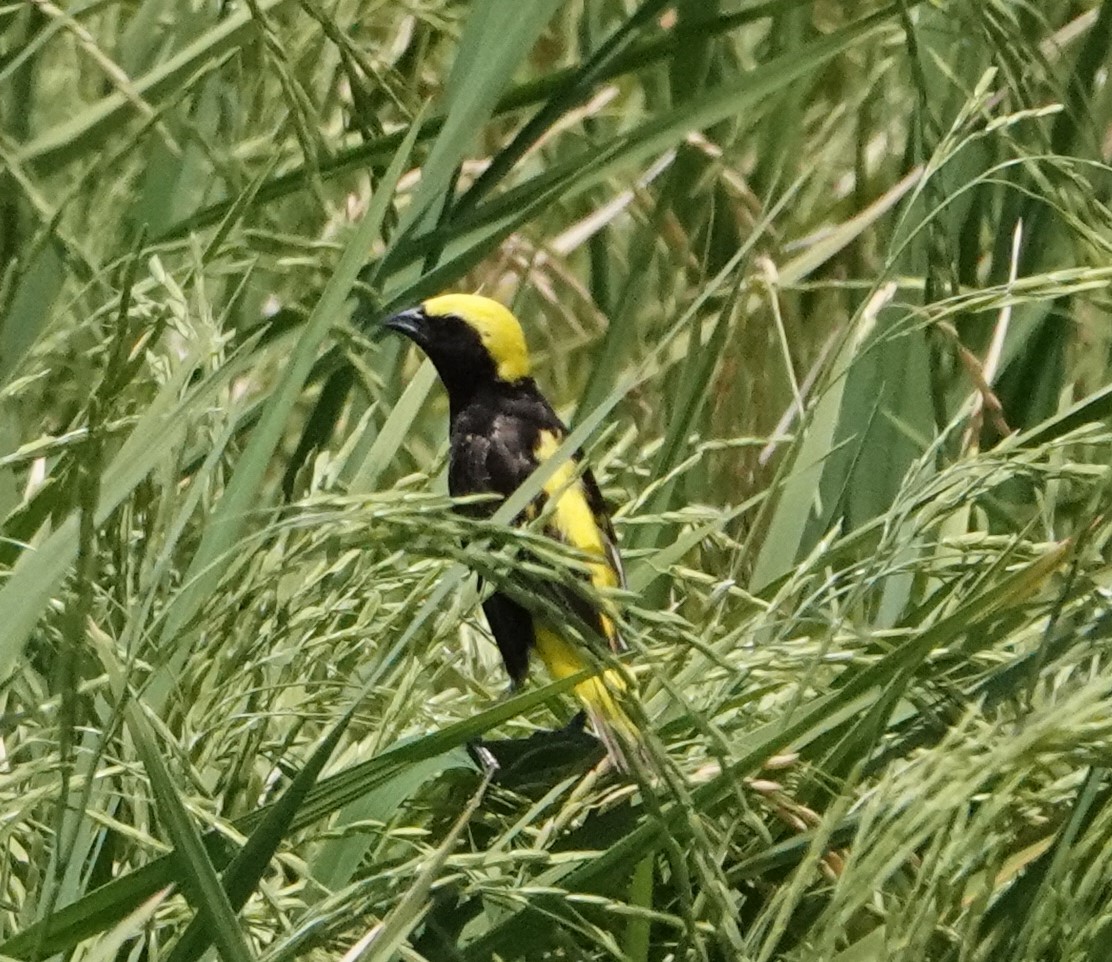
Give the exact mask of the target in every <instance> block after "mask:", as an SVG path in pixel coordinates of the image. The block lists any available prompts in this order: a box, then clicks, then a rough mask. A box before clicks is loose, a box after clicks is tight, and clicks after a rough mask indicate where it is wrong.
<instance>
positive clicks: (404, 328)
mask: <svg viewBox="0 0 1112 962" xmlns="http://www.w3.org/2000/svg"><path fill="white" fill-rule="evenodd" d="M426 320H428V318H426V317H425V312H424V310H422V309H421V308H420V307H411V308H410V309H409V310H407V311H401V312H400V313H398V314H395V315H394V316H393V317H389V318H387V319H386V320H385V321H383V327H388V328H390V329H391V330H392V331H397V332H398V333H399V334H404V335H405V336H406V337H408V338H411V339H412V340H414V341H417V342H418V343H420V342H421V340H422V336H423V335H424V333H425V321H426Z"/></svg>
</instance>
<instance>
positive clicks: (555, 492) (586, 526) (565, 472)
mask: <svg viewBox="0 0 1112 962" xmlns="http://www.w3.org/2000/svg"><path fill="white" fill-rule="evenodd" d="M559 447H560V439H559V438H558V437H557V436H556V435H555V434H553V432H551V431H541V433H540V436H539V437H538V439H537V444H536V447H535V448H534V449H533V454H534V455H535V456H536V458H537V462H538V463H543V462H544V461H547V460H548V459H549V458H550V457H552V455H553V454H555V453H556V450H557V448H559ZM544 493H545V494H546V495H548V498H549V501H550V502H551V503H552V504H553V511H552V525H553V527H554V528H555V529H556V532H557V534H558V535H559V536H560V538H561V540H563V541H564V542H565V543H566V544H569V545H571V546H572V547H573V548H578V549H579V550H580V551H582V552H584V553H585V554H588V555H593V556H595V557H598V558H599V559H600V560H599V561H598V562H592V563H590V564H589V565H588V569H589V571H590V578H591V584H593V585H594V586H595V587H596V588H616V587H617V586H618V573H617V572H616V571H615V570H614V568H613V567H612V566H611V565H610V562H609V561H608V560H607V557H606V542H605V541H604V538H605V535H604V534H603V531H602V528H600V527H599V523H598V519H597V518H596V517H595V515H594V512H593V511H592V510H591V506H590V505H589V504H588V503H587V492H586V491H585V490H584V489H583V481H582V480H581V479H580V478H578V477H576V473H575V462H574V461H572V460H571V459H570V458H569V459H568V460H567V461H565V462H564V463H563V464H562V465H560V467H559V468H557V469H556V472H555V473H554V474H553V475H552V477H551V478H549V479H548V481H546V482H545V485H544ZM599 621H601V622H602V630H603V632H604V633H605V634H606V637H607V640H609V641H610V642H611V643H613V641H614V638H615V634H616V629H615V627H614V621H613V619H612V618H610V617H608V616H607V615H605V614H603V613H601V612H600V613H599ZM581 667H582V666H581ZM576 670H577V671H578V670H579V669H576Z"/></svg>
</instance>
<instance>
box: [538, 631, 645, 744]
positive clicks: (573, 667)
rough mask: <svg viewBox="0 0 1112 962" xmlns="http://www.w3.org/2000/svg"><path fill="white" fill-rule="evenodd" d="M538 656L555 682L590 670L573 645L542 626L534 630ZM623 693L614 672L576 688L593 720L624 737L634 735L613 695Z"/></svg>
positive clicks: (620, 682)
mask: <svg viewBox="0 0 1112 962" xmlns="http://www.w3.org/2000/svg"><path fill="white" fill-rule="evenodd" d="M533 636H534V640H535V648H534V650H535V651H536V653H537V655H538V656H539V657H540V659H541V661H542V662H544V667H545V668H546V669H547V670H548V673H549V675H551V676H552V678H553V679H554V680H555V681H559V680H560V679H561V678H568V677H570V676H571V675H576V674H578V673H579V672H581V671H583V670H584V669H585V668H588V667H590V665H589V664H588V662H587V661H586V660H585V659H584V658H583V656H582V655H581V654H580V653H579V651H578V649H577V648H576V647H575V645H573V644H571V643H569V642H567V641H564V639H563V638H561V637H560V636H559V635H558V634H556V632H554V631H552V630H551V629H549V628H544V627H542V626H541V625H535V626H534V629H533ZM622 691H625V682H624V681H623V680H622V676H621V675H620V674H618V672H616V671H613V670H611V671H604V672H603V673H602V674H601V675H596V676H595V677H594V678H588V679H587V680H586V681H581V682H580V683H579V684H578V685H576V686H575V697H576V698H578V699H579V700H580V701H581V702H582V703H583V706H584V707H585V708H586V709H587V711H588V712H589V713H590V714H591V716H592V717H595V718H599V719H600V720H601V721H602V722H604V723H606V724H608V725H610V726H611V727H618V728H621V729H623V734H627V733H629V732H632V731H634V730H635V729H634V728H633V724H632V722H630V720H629V719H628V718H627V716H626V714H625V712H624V711H622V709H621V707H620V706H619V705H618V703H617V701H616V700H615V697H614V695H615V693H617V692H622Z"/></svg>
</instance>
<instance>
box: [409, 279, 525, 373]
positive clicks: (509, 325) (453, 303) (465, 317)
mask: <svg viewBox="0 0 1112 962" xmlns="http://www.w3.org/2000/svg"><path fill="white" fill-rule="evenodd" d="M421 306H422V307H423V308H424V309H425V313H426V314H427V315H428V316H429V317H448V316H451V317H458V318H459V319H460V320H461V321H463V322H464V323H465V324H467V326H468V327H470V328H471V329H472V330H474V331H475V333H477V334H478V335H479V339H480V340H481V341H482V342H483V347H485V348H486V349H487V352H488V353H489V354H490V356H491V358H492V359H493V361H494V369H495V373H497V375H498V377H500V378H501V379H502V380H503V381H520V380H521V379H522V378H523V377H528V376H529V371H530V363H529V351H528V349H527V348H526V346H525V334H524V333H523V332H522V330H521V325H520V324H519V323H518V321H517V318H516V317H514V316H513V314H511V313H510V312H509V311H508V310H507V309H506V308H505V307H503V306H502V305H501V304H499V303H498V302H497V301H492V300H491V299H490V298H489V297H482V296H480V295H479V294H441V295H440V296H439V297H430V298H429V299H428V300H427V301H425V303H424V304H422V305H421Z"/></svg>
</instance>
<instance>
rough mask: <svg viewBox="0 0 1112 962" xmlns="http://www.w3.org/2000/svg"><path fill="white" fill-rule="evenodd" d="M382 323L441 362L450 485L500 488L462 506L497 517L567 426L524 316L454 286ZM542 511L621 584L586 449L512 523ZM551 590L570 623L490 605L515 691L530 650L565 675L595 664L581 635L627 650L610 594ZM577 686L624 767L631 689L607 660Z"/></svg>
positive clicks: (505, 604)
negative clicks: (547, 387) (534, 356)
mask: <svg viewBox="0 0 1112 962" xmlns="http://www.w3.org/2000/svg"><path fill="white" fill-rule="evenodd" d="M385 326H386V327H388V328H390V329H391V330H393V331H396V332H398V333H400V334H403V335H405V336H406V337H407V338H409V339H410V340H411V341H413V342H414V343H415V344H416V345H417V346H418V347H420V348H421V350H422V351H424V353H425V354H426V356H427V357H428V358H429V360H430V361H431V362H432V364H433V366H434V367H435V368H436V372H437V374H438V376H439V378H440V381H441V382H442V383H443V385H444V388H445V390H446V391H447V394H448V407H449V448H448V450H449V463H448V489H449V493H450V494H451V495H452V496H453V497H455V498H461V497H463V496H466V495H477V494H487V495H494V496H497V497H493V498H487V499H483V501H481V502H475V501H471V502H467V503H464V504H461V505H459V506H458V510H462V511H465V512H468V513H472V514H476V513H478V514H479V515H481V516H482V515H485V516H489V515H490V514H492V513H493V512H494V511H495V510H496V509H497V507H498V504H499V502H500V501H501V500H504V499H505V498H507V497H509V496H510V495H511V494H512V493H513V492H514V491H515V490H516V489H517V488H518V487H519V486H520V485H521V484H522V482H524V481H525V479H526V478H528V477H529V475H530V474H532V473H533V471H534V470H535V469H536V468H537V467H538V466H539V465H540V464H542V463H543V462H545V461H546V460H548V459H550V458H552V457H553V455H555V454H556V452H557V450H558V449H559V448H560V445H561V444H562V443H563V441H564V440H565V439H566V438H567V435H568V429H567V427H565V425H564V423H563V422H562V421H561V420H560V418H559V417H558V416H557V414H556V412H555V411H554V410H553V408H552V405H551V404H549V402H548V400H547V399H546V398H545V397H544V395H543V394H542V393H541V391H540V390H539V388H538V387H537V383H536V381H535V380H534V379H533V375H532V362H531V359H530V356H529V351H528V348H527V346H526V341H525V334H524V331H523V329H522V326H521V323H520V322H519V321H518V319H517V318H516V317H515V316H514V315H513V313H512V312H511V311H510V310H509V309H508V308H506V307H505V306H504V305H502V304H501V303H499V302H498V301H496V300H493V299H492V298H489V297H484V296H481V295H478V294H459V293H449V294H441V295H439V296H437V297H432V298H429V299H428V300H426V301H423V302H422V303H420V304H418V305H416V306H415V307H411V308H409V309H407V310H403V311H401V312H400V313H397V314H394V315H392V316H391V317H389V318H388V319H387V320H386V321H385ZM536 518H539V519H540V521H539V524H540V525H541V530H542V533H543V534H544V535H545V536H548V537H550V538H553V539H555V540H557V541H559V542H562V543H563V544H565V545H567V546H570V547H571V548H573V549H576V550H577V551H578V552H579V553H580V554H581V555H582V556H584V557H585V562H586V563H585V565H584V566H583V567H584V568H585V571H584V572H582V577H584V578H585V579H586V580H588V581H589V582H590V584H591V585H593V587H594V588H595V589H597V591H600V592H602V593H605V592H606V591H608V590H610V589H614V588H620V587H621V588H624V587H625V575H624V572H623V569H622V561H621V555H620V553H619V551H618V542H617V538H616V537H615V534H614V527H613V525H612V524H611V521H610V518H609V517H608V515H607V512H606V506H605V504H604V502H603V498H602V493H601V491H600V490H599V486H598V483H597V482H596V480H595V477H594V475H593V474H592V473H591V470H590V469H589V468H585V467H583V468H581V467H580V454H579V452H575V453H574V454H573V456H572V457H571V458H569V459H567V460H565V461H564V462H563V463H562V464H561V465H560V466H559V467H558V468H556V469H555V471H554V473H553V474H552V475H551V477H549V478H548V480H547V481H546V482H545V484H544V485H543V489H542V491H541V492H540V493H539V494H538V495H537V497H536V499H535V500H534V501H533V502H532V503H531V504H530V505H529V506H528V507H527V508H526V509H525V510H524V511H523V512H521V514H520V515H519V516H518V518H517V519H515V524H519V525H520V524H524V523H526V522H527V521H529V520H532V519H536ZM523 587H524V588H525V593H528V591H529V590H530V588H529V587H527V586H523ZM544 589H545V590H544V592H543V593H544V594H545V595H547V596H551V597H554V598H555V599H556V600H557V605H558V607H559V608H562V609H564V610H565V611H566V612H567V613H568V615H569V618H568V619H567V622H566V623H564V624H556V623H554V620H556V619H553V617H552V616H551V611H547V612H544V613H538V612H537V611H531V610H530V609H529V608H528V607H526V606H524V605H522V604H520V603H519V601H518V600H517V599H515V598H514V597H511V596H510V594H508V593H507V592H506V591H504V590H498V589H497V588H496V589H495V590H494V591H493V592H492V593H491V594H490V595H489V596H488V597H487V598H486V599H485V600H484V601H483V603H482V607H483V613H484V615H485V616H486V620H487V624H488V625H489V626H490V631H491V634H492V635H493V636H494V641H495V643H496V644H497V646H498V651H499V653H500V654H501V657H502V663H503V665H504V666H505V669H506V673H507V674H508V675H509V677H510V683H511V690H516V689H517V688H518V687H520V685H521V684H522V683H523V682H524V680H525V678H526V676H527V674H528V670H529V660H530V655H531V654H534V653H535V654H536V655H537V656H538V657H539V658H540V660H541V662H543V664H544V666H545V668H546V669H547V671H548V673H549V675H550V676H551V677H553V678H554V679H556V680H559V679H563V678H568V677H570V676H571V675H575V674H579V673H580V672H581V671H583V670H584V669H586V668H589V667H594V666H595V665H597V659H596V658H594V657H593V656H592V654H591V653H590V650H589V648H588V649H585V646H584V644H583V640H584V639H590V638H592V637H593V638H594V639H598V640H600V641H601V642H602V643H604V644H605V646H606V647H608V648H609V650H610V651H611V652H613V653H615V654H616V653H619V652H622V651H624V650H625V649H626V645H625V643H624V641H623V639H622V636H621V634H620V632H619V629H618V624H617V621H616V619H615V613H614V610H613V607H612V605H610V603H609V602H607V601H606V600H602V601H601V602H600V601H597V600H596V601H595V602H591V601H588V600H587V599H586V598H585V597H584V595H583V594H580V593H578V592H576V591H575V590H574V589H572V588H569V587H567V586H561V585H557V584H556V583H554V582H553V583H549V584H545V585H544ZM520 596H521V593H519V597H520ZM597 597H598V595H597V594H596V598H597ZM573 620H578V622H579V623H580V624H581V625H585V626H586V627H587V629H588V631H587V632H581V638H580V639H577V638H576V637H575V635H574V633H573V632H570V631H569V630H568V627H569V624H570V622H571V621H573ZM588 644H590V641H589V640H588ZM574 693H575V695H576V697H577V698H578V700H579V701H580V703H581V704H582V705H583V708H584V711H585V712H586V715H587V717H588V718H590V720H591V723H592V727H593V728H594V730H595V733H596V734H597V735H598V737H599V740H600V741H601V742H602V743H603V745H604V746H605V748H606V750H607V753H608V755H609V756H610V758H611V760H612V762H613V764H614V765H615V766H616V767H617V768H618V769H619V770H621V771H628V770H629V754H630V753H629V748H630V747H631V746H634V745H636V744H637V743H638V734H637V728H636V726H635V725H634V723H633V721H632V720H631V719H630V717H629V715H628V714H627V713H626V711H625V710H624V709H623V707H622V700H623V699H624V698H625V697H626V696H627V694H628V693H627V690H626V683H625V680H624V677H623V676H622V674H621V673H620V672H619V671H618V670H616V669H615V668H613V667H610V668H606V669H604V670H603V671H601V672H599V673H596V674H595V675H593V676H592V677H590V678H588V679H586V680H585V681H581V682H579V683H578V684H576V685H575V687H574Z"/></svg>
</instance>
